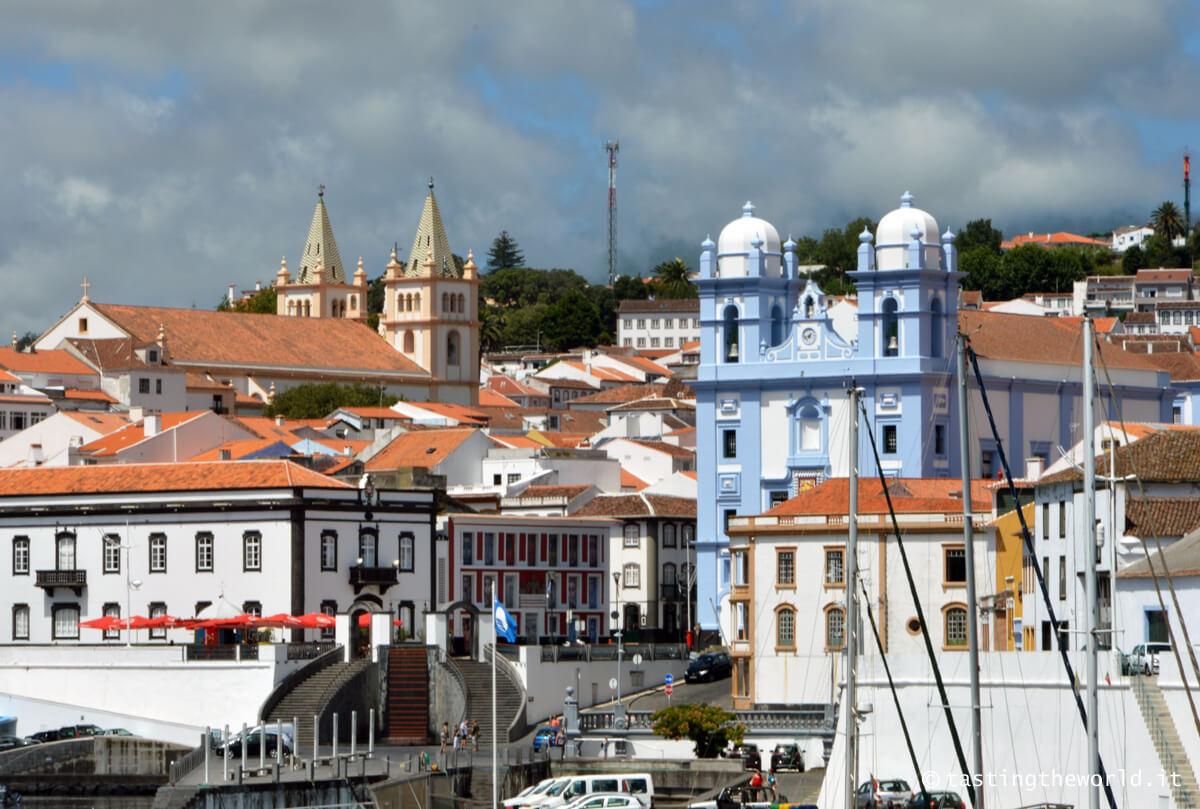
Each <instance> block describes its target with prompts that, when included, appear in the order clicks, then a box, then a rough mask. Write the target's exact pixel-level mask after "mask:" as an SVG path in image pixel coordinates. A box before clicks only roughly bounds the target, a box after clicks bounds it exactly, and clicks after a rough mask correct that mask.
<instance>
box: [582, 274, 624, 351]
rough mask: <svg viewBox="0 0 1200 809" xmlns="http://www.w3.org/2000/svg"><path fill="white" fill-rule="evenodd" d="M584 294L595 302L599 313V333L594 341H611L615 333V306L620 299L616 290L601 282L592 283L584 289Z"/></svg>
mask: <svg viewBox="0 0 1200 809" xmlns="http://www.w3.org/2000/svg"><path fill="white" fill-rule="evenodd" d="M584 294H585V295H587V297H588V300H590V301H591V302H592V303H594V304H596V311H597V312H599V313H600V333H599V335H597V337H596V341H597V342H598V343H600V344H601V345H608V344H610V343H612V341H613V337H614V336H615V335H616V333H617V307H618V306H619V305H620V303H621V299H620V298H618V297H617V294H616V292H614V291H613V290H612V289H610V288H609V287H607V286H604V285H602V284H592V285H591V286H589V287H588V288H587V289H585V290H584Z"/></svg>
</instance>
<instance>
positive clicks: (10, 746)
mask: <svg viewBox="0 0 1200 809" xmlns="http://www.w3.org/2000/svg"><path fill="white" fill-rule="evenodd" d="M31 744H37V742H31V741H29V740H27V739H22V738H21V737H20V736H0V753H3V752H4V751H5V750H16V749H17V748H18V747H28V746H29V745H31Z"/></svg>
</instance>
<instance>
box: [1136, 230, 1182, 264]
mask: <svg viewBox="0 0 1200 809" xmlns="http://www.w3.org/2000/svg"><path fill="white" fill-rule="evenodd" d="M1142 244H1143V245H1144V251H1145V253H1146V266H1147V267H1190V266H1192V261H1191V253H1190V252H1189V251H1188V248H1186V247H1175V246H1173V245H1172V244H1171V243H1170V241H1168V239H1167V238H1166V237H1165V236H1163V235H1161V234H1158V233H1155V234H1154V235H1153V236H1151V237H1150V238H1149V239H1146V241H1144V242H1142Z"/></svg>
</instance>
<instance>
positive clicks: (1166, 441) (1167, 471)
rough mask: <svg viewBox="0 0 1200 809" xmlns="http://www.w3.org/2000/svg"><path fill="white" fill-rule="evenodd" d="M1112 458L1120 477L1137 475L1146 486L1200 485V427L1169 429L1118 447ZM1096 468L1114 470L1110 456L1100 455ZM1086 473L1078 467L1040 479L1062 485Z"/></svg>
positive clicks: (1097, 458) (1043, 482)
mask: <svg viewBox="0 0 1200 809" xmlns="http://www.w3.org/2000/svg"><path fill="white" fill-rule="evenodd" d="M1115 456H1116V457H1114V458H1113V459H1112V465H1115V467H1116V476H1117V477H1125V476H1126V475H1133V474H1137V475H1139V476H1140V477H1141V479H1142V481H1143V482H1145V483H1195V482H1200V428H1183V429H1166V430H1162V431H1160V432H1156V433H1153V434H1152V435H1148V436H1146V437H1145V438H1142V439H1140V440H1138V441H1134V442H1132V443H1129V444H1125V445H1124V446H1122V447H1118V448H1117V450H1116V453H1115ZM1096 464H1097V466H1096V468H1097V469H1104V470H1108V469H1109V468H1110V463H1109V458H1108V456H1107V455H1103V454H1102V455H1098V456H1096ZM1082 477H1083V473H1082V472H1081V471H1080V470H1078V469H1076V468H1074V467H1071V468H1068V469H1065V470H1063V471H1062V472H1056V473H1055V474H1053V475H1049V476H1047V477H1044V478H1042V479H1041V480H1039V481H1038V482H1039V483H1042V484H1045V483H1059V482H1063V481H1070V480H1080V479H1082Z"/></svg>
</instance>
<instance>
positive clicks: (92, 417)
mask: <svg viewBox="0 0 1200 809" xmlns="http://www.w3.org/2000/svg"><path fill="white" fill-rule="evenodd" d="M62 414H63V415H64V416H66V417H67V418H69V419H73V420H74V421H77V422H79V423H80V424H82V425H83V426H84V427H87V428H88V429H90V430H95V431H96V432H98V433H104V434H107V433H111V432H113V431H114V430H120V429H121V428H122V427H127V426H128V425H129V419H128V418H127V417H126V416H125V415H124V414H123V413H94V412H91V411H89V410H65V411H63V413H62Z"/></svg>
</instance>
